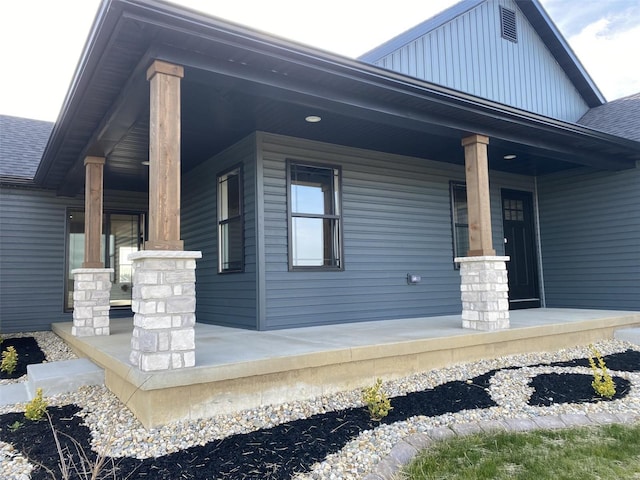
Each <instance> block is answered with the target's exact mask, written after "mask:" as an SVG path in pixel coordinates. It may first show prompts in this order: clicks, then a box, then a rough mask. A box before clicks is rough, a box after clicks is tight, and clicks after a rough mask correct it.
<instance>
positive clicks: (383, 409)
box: [362, 378, 393, 421]
mask: <svg viewBox="0 0 640 480" xmlns="http://www.w3.org/2000/svg"><path fill="white" fill-rule="evenodd" d="M362 401H363V402H364V404H365V405H366V406H367V409H368V410H369V415H370V416H371V420H375V421H380V420H382V419H383V418H384V417H386V416H387V415H389V412H390V411H391V410H393V407H392V406H391V401H390V400H389V397H388V396H387V394H386V393H385V391H384V390H382V379H380V378H378V379H377V380H376V383H374V384H373V385H372V386H371V387H366V388H364V389H362Z"/></svg>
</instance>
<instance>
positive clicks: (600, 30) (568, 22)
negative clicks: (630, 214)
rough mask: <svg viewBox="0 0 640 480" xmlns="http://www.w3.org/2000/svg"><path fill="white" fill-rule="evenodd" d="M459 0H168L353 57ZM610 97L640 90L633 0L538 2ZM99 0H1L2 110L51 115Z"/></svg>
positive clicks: (638, 28) (639, 33) (637, 5)
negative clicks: (312, 0)
mask: <svg viewBox="0 0 640 480" xmlns="http://www.w3.org/2000/svg"><path fill="white" fill-rule="evenodd" d="M456 1H457V0H393V1H388V2H381V1H372V0H324V1H322V2H307V1H303V0H174V2H173V3H177V4H180V5H184V6H187V7H189V8H192V9H195V10H199V11H202V12H205V13H208V14H211V15H215V16H217V17H220V18H223V19H226V20H231V21H233V22H236V23H240V24H242V25H246V26H249V27H253V28H256V29H259V30H261V31H263V32H267V33H270V34H275V35H277V36H280V37H283V38H286V39H288V40H294V41H297V42H300V43H303V44H306V45H309V46H313V47H316V48H320V49H323V50H327V51H330V52H333V53H337V54H340V55H344V56H347V57H351V58H355V57H357V56H359V55H361V54H363V53H365V52H366V51H368V50H370V49H372V48H374V47H376V46H378V45H380V44H381V43H383V42H385V41H386V40H389V39H390V38H392V37H394V36H395V35H398V34H399V33H402V32H404V31H405V30H407V29H409V28H411V27H413V26H415V25H416V24H418V23H420V22H422V21H423V20H426V19H428V18H430V17H432V16H433V15H435V14H437V13H439V12H440V11H442V10H444V9H445V8H447V7H449V6H450V5H452V4H454V3H456ZM541 2H542V4H543V6H544V7H545V9H546V10H547V12H548V13H549V15H550V17H551V18H552V19H553V21H554V22H555V23H556V25H557V26H558V28H559V29H560V31H561V32H562V34H563V35H564V36H565V38H566V39H567V41H568V42H569V44H570V46H571V48H572V49H573V50H574V52H575V53H576V55H577V56H578V58H579V59H580V61H581V62H582V64H583V65H584V67H585V68H586V70H587V71H588V72H589V74H590V75H591V77H592V78H593V80H594V81H595V83H596V84H597V85H598V87H599V88H600V90H601V91H602V93H603V94H604V96H605V97H606V98H607V100H614V99H616V98H620V97H623V96H626V95H630V94H633V93H637V92H639V91H640V54H639V53H638V52H639V51H640V50H639V46H640V0H541ZM99 3H100V2H99V0H0V65H1V66H2V67H1V69H0V114H5V115H15V116H20V117H27V118H35V119H39V120H48V121H55V119H56V118H57V116H58V113H59V111H60V107H61V105H62V102H63V100H64V96H65V95H66V92H67V89H68V87H69V83H70V82H71V78H72V76H73V72H74V71H75V68H76V65H77V62H78V59H79V57H80V54H81V52H82V48H83V46H84V43H85V40H86V38H87V35H88V33H89V30H90V28H91V23H92V21H93V18H94V17H95V14H96V11H97V9H98V5H99Z"/></svg>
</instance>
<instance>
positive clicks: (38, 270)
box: [0, 186, 147, 332]
mask: <svg viewBox="0 0 640 480" xmlns="http://www.w3.org/2000/svg"><path fill="white" fill-rule="evenodd" d="M0 206H1V208H0V331H2V332H19V331H33V330H49V328H50V325H51V323H52V322H66V321H71V320H72V314H71V313H70V312H67V313H65V312H64V277H65V235H66V232H65V230H66V212H67V208H69V207H73V208H80V209H83V208H84V199H83V197H81V196H79V197H76V198H69V197H57V196H56V195H55V192H53V191H48V190H37V189H30V188H13V187H5V186H3V187H1V188H0ZM104 208H105V210H121V211H131V210H140V211H146V210H147V199H146V195H142V194H136V193H127V192H105V201H104ZM111 316H112V317H113V318H115V317H118V316H125V317H130V316H131V310H130V309H128V308H126V309H118V308H112V309H111Z"/></svg>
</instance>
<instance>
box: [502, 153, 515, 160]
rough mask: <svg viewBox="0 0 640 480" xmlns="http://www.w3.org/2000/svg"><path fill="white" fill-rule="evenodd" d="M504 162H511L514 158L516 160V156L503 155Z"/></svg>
mask: <svg viewBox="0 0 640 480" xmlns="http://www.w3.org/2000/svg"><path fill="white" fill-rule="evenodd" d="M502 158H504V159H505V160H513V159H514V158H516V155H514V154H509V155H505V156H504V157H502Z"/></svg>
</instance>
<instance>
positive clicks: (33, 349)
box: [0, 337, 45, 379]
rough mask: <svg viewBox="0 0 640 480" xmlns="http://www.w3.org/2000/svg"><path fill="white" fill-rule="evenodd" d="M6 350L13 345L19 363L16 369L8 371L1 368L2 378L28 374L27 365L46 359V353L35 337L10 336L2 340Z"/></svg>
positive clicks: (15, 377) (0, 375) (14, 377)
mask: <svg viewBox="0 0 640 480" xmlns="http://www.w3.org/2000/svg"><path fill="white" fill-rule="evenodd" d="M2 347H3V349H4V350H8V349H9V347H13V348H14V349H15V351H16V352H17V353H18V358H17V363H16V367H15V369H14V371H13V372H12V373H8V372H7V371H5V370H3V369H2V368H0V379H17V378H20V377H22V376H23V375H26V373H27V366H28V365H33V364H37V363H42V362H44V361H45V355H44V352H43V351H42V349H41V348H40V346H39V345H38V342H37V341H36V339H35V338H33V337H10V338H5V339H4V341H3V342H2Z"/></svg>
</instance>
